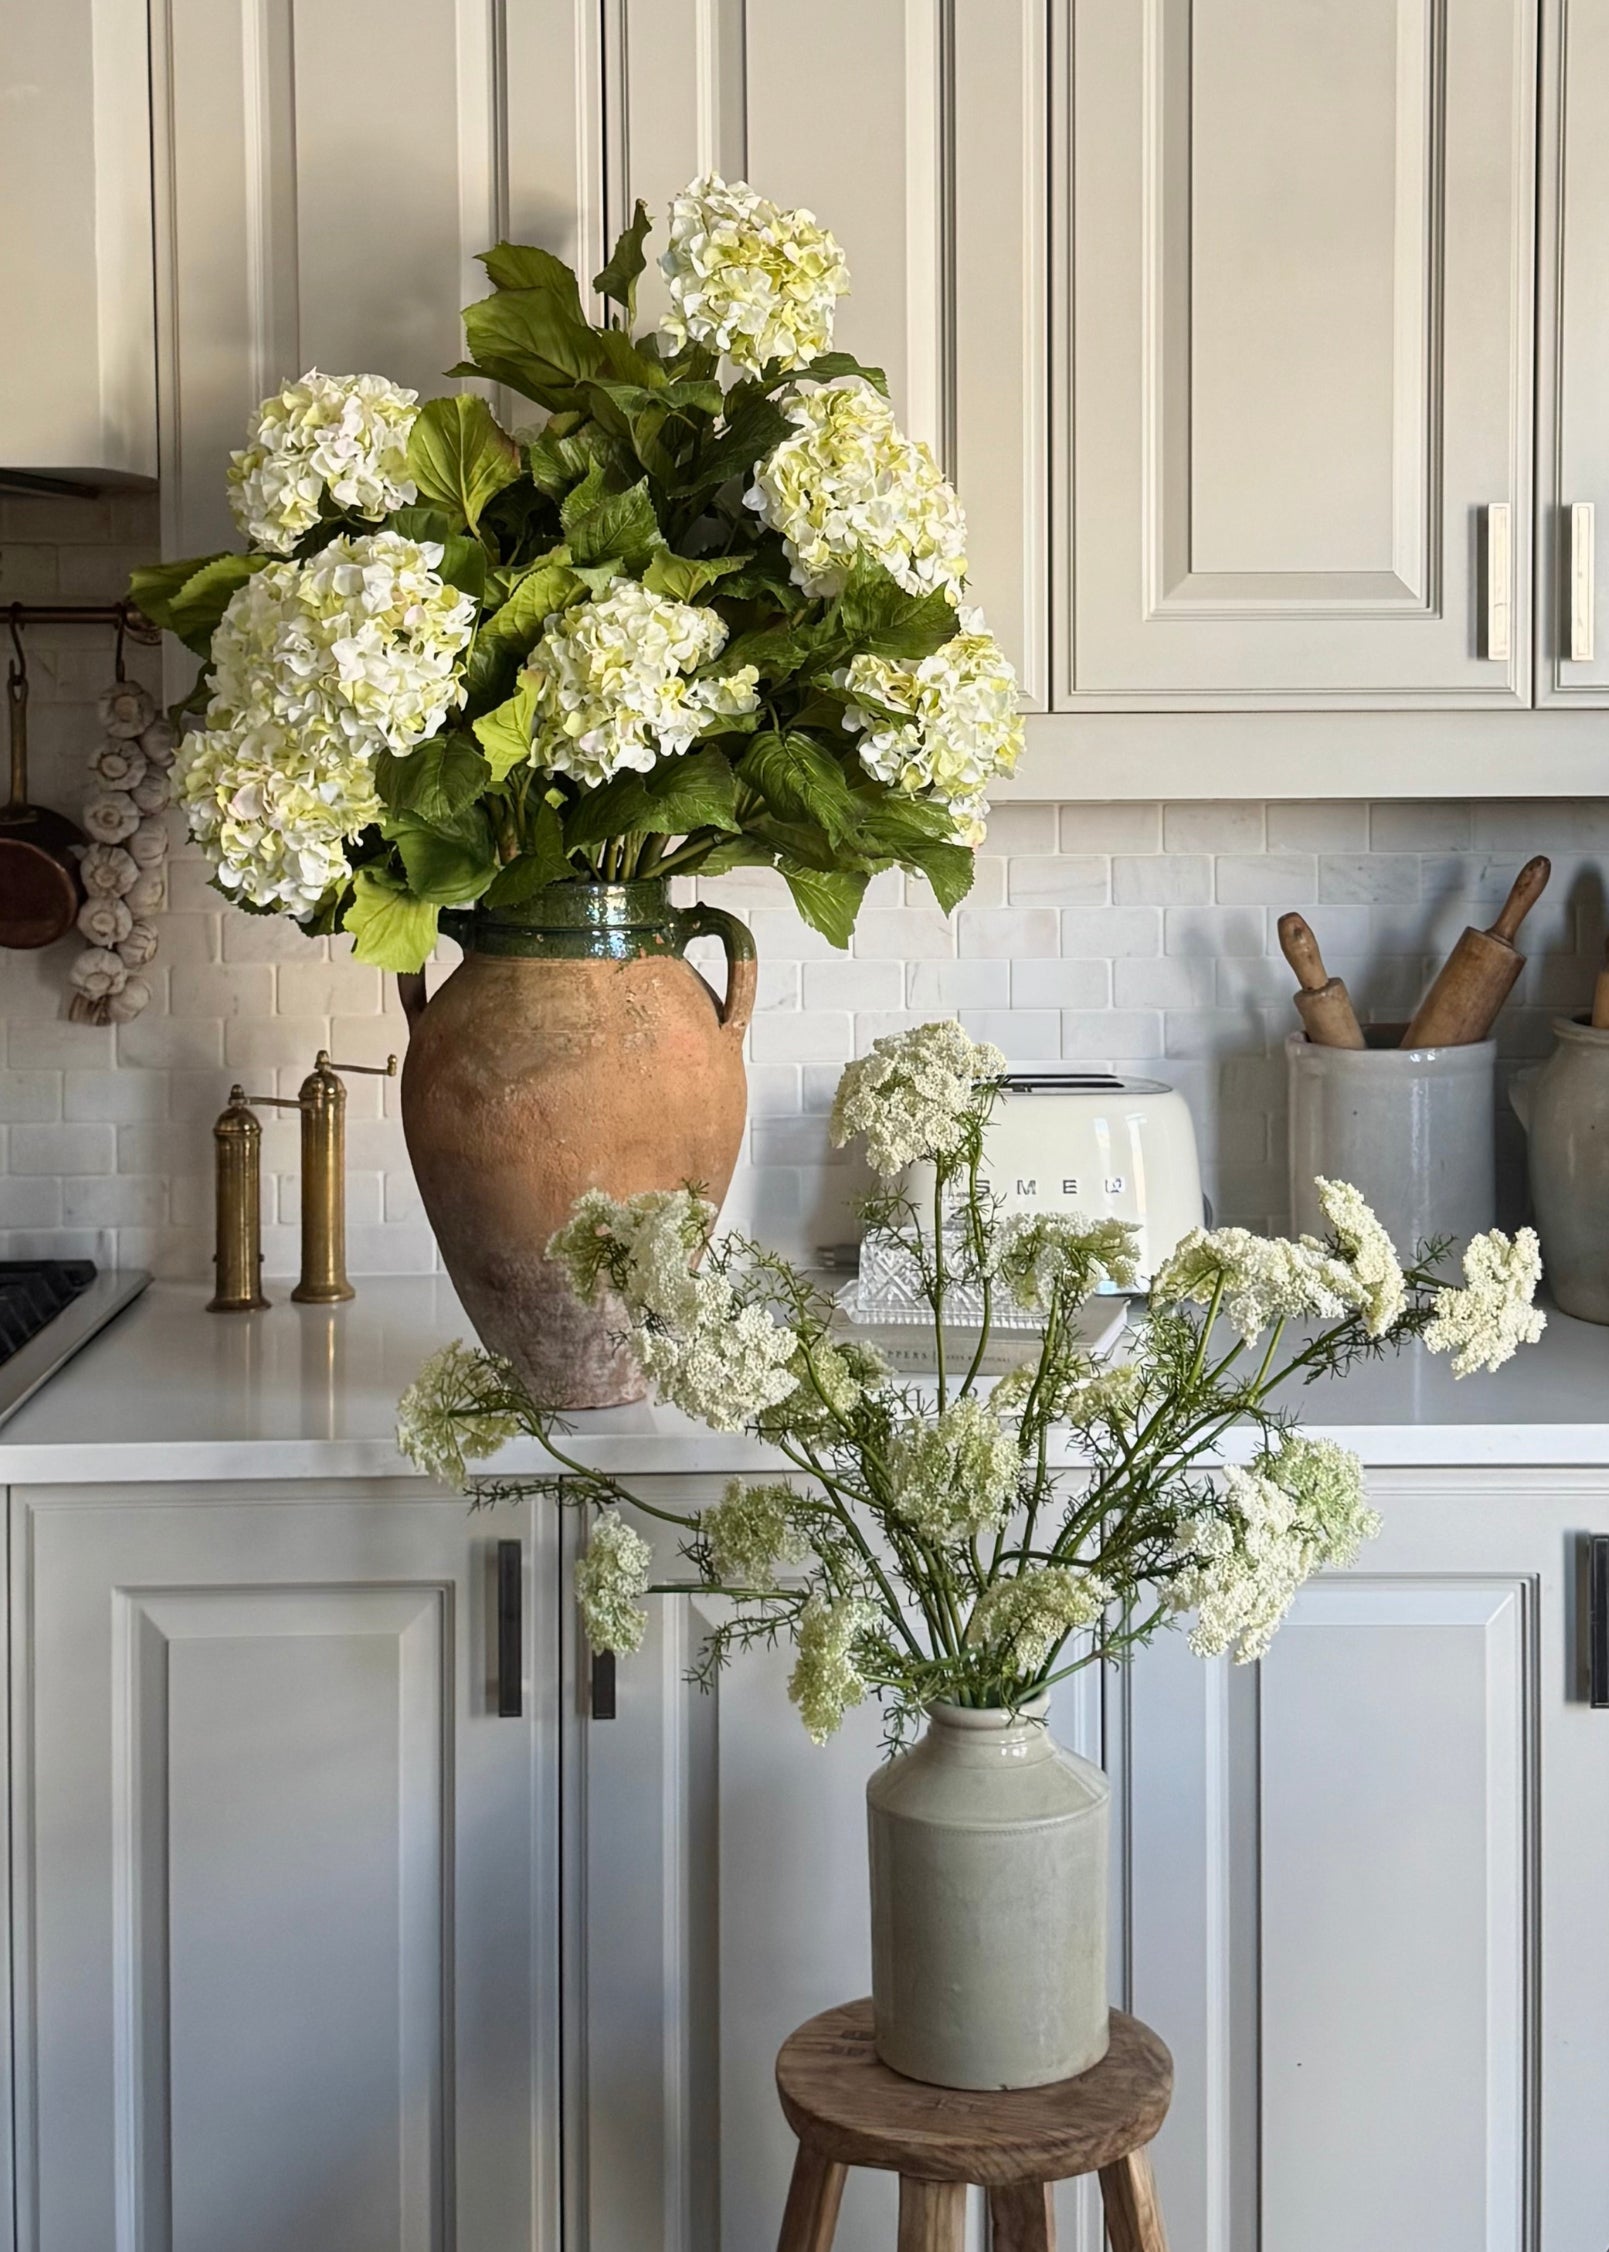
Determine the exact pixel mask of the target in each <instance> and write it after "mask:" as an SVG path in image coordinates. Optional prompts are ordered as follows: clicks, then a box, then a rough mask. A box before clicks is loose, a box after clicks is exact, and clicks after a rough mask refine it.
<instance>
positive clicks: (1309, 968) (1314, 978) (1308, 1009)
mask: <svg viewBox="0 0 1609 2252" xmlns="http://www.w3.org/2000/svg"><path fill="white" fill-rule="evenodd" d="M1279 949H1280V952H1281V953H1282V954H1283V955H1284V957H1285V959H1286V961H1287V962H1289V964H1290V966H1291V968H1292V969H1293V970H1294V971H1295V972H1296V983H1297V994H1296V1007H1297V1010H1298V1012H1299V1013H1300V1016H1301V1019H1302V1022H1303V1024H1305V1025H1306V1027H1307V1037H1308V1038H1309V1040H1311V1041H1312V1043H1313V1045H1314V1047H1315V1048H1361V1047H1363V1046H1364V1045H1365V1043H1364V1038H1363V1032H1362V1029H1361V1027H1360V1026H1359V1024H1358V1019H1357V1011H1356V1010H1355V1009H1354V1008H1353V1006H1352V996H1351V995H1350V994H1349V993H1348V992H1347V989H1346V987H1345V986H1344V985H1343V984H1342V982H1341V980H1340V979H1339V978H1338V977H1330V976H1328V975H1327V974H1326V971H1325V968H1324V958H1323V956H1322V955H1321V954H1320V952H1319V950H1318V940H1317V939H1316V938H1315V937H1314V936H1313V933H1312V932H1311V931H1310V930H1309V929H1308V927H1307V925H1306V923H1305V922H1304V921H1303V920H1302V918H1301V916H1300V915H1281V917H1280V918H1279Z"/></svg>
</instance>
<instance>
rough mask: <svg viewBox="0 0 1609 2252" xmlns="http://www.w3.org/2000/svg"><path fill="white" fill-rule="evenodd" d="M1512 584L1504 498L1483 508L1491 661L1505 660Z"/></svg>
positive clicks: (1510, 540) (1507, 647) (1512, 550)
mask: <svg viewBox="0 0 1609 2252" xmlns="http://www.w3.org/2000/svg"><path fill="white" fill-rule="evenodd" d="M1513 584H1514V545H1513V540H1512V537H1511V518H1510V514H1509V505H1508V502H1507V501H1506V500H1494V501H1492V502H1491V503H1490V504H1489V506H1488V507H1487V510H1486V654H1487V656H1488V657H1489V658H1490V659H1491V660H1492V662H1493V663H1494V664H1505V665H1506V664H1507V663H1508V657H1509V614H1510V609H1511V606H1512V600H1513V596H1512V588H1513Z"/></svg>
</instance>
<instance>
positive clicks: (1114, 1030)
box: [1061, 1009, 1162, 1063]
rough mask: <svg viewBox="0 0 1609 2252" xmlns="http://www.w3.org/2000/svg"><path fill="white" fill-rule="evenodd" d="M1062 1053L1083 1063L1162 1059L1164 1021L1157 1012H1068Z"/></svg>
mask: <svg viewBox="0 0 1609 2252" xmlns="http://www.w3.org/2000/svg"><path fill="white" fill-rule="evenodd" d="M1061 1052H1062V1054H1063V1055H1064V1056H1066V1057H1067V1058H1068V1059H1069V1060H1070V1061H1076V1062H1079V1063H1096V1062H1099V1063H1115V1062H1117V1061H1118V1060H1120V1059H1121V1058H1123V1057H1125V1056H1155V1055H1160V1054H1161V1052H1162V1019H1161V1017H1160V1015H1158V1014H1157V1013H1156V1011H1154V1010H1143V1011H1142V1010H1135V1009H1105V1010H1096V1011H1086V1010H1083V1009H1068V1010H1067V1011H1065V1012H1064V1014H1063V1016H1062V1020H1061Z"/></svg>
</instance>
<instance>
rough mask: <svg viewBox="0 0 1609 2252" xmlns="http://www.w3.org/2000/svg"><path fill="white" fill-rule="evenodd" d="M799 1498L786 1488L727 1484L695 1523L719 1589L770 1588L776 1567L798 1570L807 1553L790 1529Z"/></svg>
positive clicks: (739, 1481)
mask: <svg viewBox="0 0 1609 2252" xmlns="http://www.w3.org/2000/svg"><path fill="white" fill-rule="evenodd" d="M798 1506H799V1496H798V1495H797V1494H796V1493H795V1492H794V1490H793V1488H792V1487H791V1486H788V1485H769V1486H765V1485H762V1486H746V1485H745V1484H744V1483H743V1480H742V1479H741V1478H733V1479H731V1480H729V1482H728V1484H727V1488H726V1491H725V1493H723V1494H722V1496H721V1498H720V1500H719V1501H718V1502H716V1504H715V1506H714V1507H713V1508H712V1509H706V1510H705V1511H704V1512H703V1514H702V1515H701V1516H700V1518H699V1521H698V1527H699V1531H700V1532H701V1533H702V1534H703V1536H704V1538H705V1539H706V1540H707V1541H708V1543H709V1549H710V1566H711V1569H712V1570H713V1571H714V1573H715V1576H716V1578H717V1579H718V1580H719V1581H720V1582H721V1584H722V1586H723V1587H741V1588H770V1587H774V1586H775V1585H776V1576H777V1566H778V1564H800V1563H803V1561H804V1559H805V1557H806V1556H807V1555H808V1554H809V1548H808V1545H807V1543H806V1542H805V1540H804V1539H803V1537H802V1536H801V1535H800V1533H799V1531H798V1530H797V1528H796V1526H795V1524H794V1515H795V1512H796V1511H797V1509H798Z"/></svg>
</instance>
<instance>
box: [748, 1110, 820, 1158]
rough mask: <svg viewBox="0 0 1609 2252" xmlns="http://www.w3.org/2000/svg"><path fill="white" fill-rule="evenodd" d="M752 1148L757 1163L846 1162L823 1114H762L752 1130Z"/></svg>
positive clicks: (750, 1142) (750, 1134)
mask: <svg viewBox="0 0 1609 2252" xmlns="http://www.w3.org/2000/svg"><path fill="white" fill-rule="evenodd" d="M749 1150H750V1154H751V1155H752V1157H753V1159H754V1162H755V1164H756V1165H767V1166H769V1165H826V1164H828V1163H829V1162H833V1161H836V1162H839V1163H842V1152H841V1151H838V1150H835V1149H834V1148H833V1147H832V1145H831V1143H830V1142H829V1140H828V1138H827V1128H826V1125H825V1122H824V1121H823V1120H822V1119H820V1118H761V1119H758V1120H756V1122H755V1124H754V1125H753V1126H752V1127H751V1128H750V1130H749Z"/></svg>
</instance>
